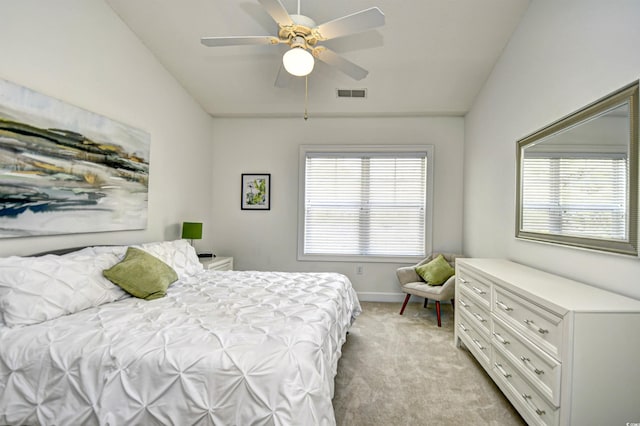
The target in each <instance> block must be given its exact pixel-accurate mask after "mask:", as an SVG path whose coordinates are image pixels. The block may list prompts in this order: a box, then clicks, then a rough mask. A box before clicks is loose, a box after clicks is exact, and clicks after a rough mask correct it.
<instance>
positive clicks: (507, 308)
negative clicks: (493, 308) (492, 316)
mask: <svg viewBox="0 0 640 426" xmlns="http://www.w3.org/2000/svg"><path fill="white" fill-rule="evenodd" d="M496 305H498V306H499V307H500V308H502V310H504V311H507V312H509V311H513V308H510V307H508V306H507V305H505V304H504V303H503V302H501V301H499V300H498V301H496Z"/></svg>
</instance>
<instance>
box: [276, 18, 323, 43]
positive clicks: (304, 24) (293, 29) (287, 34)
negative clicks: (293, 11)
mask: <svg viewBox="0 0 640 426" xmlns="http://www.w3.org/2000/svg"><path fill="white" fill-rule="evenodd" d="M289 16H290V17H291V20H292V21H293V25H280V26H279V27H280V29H279V31H278V36H279V37H280V39H281V40H282V41H284V42H285V43H287V44H289V45H290V46H291V47H305V48H307V47H309V46H315V45H316V43H318V37H317V36H316V35H315V34H314V32H313V28H315V27H316V23H315V21H314V20H313V19H311V18H309V17H308V16H304V15H289ZM299 38H302V39H303V40H304V45H300V44H299V43H300V41H299ZM294 43H295V44H294Z"/></svg>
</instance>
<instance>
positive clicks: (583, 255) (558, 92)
mask: <svg viewBox="0 0 640 426" xmlns="http://www.w3.org/2000/svg"><path fill="white" fill-rule="evenodd" d="M639 23H640V2H638V1H637V0H615V1H605V0H562V1H552V0H534V1H532V2H531V4H530V6H529V9H528V10H527V12H526V14H525V15H524V17H523V20H522V22H521V23H520V25H519V26H518V28H517V30H516V32H515V33H514V35H513V37H512V39H511V40H510V42H509V44H508V46H507V48H506V49H505V51H504V52H503V55H502V56H501V58H500V60H499V61H498V64H497V65H496V67H495V68H494V71H493V73H492V74H491V76H490V77H489V79H488V81H487V83H486V84H485V86H484V88H483V90H482V92H481V93H480V95H479V96H478V98H477V99H476V101H475V103H474V105H473V107H472V109H471V111H470V112H469V113H468V115H467V116H466V119H465V153H464V154H465V158H464V171H465V172H464V191H465V194H464V244H463V247H464V250H465V252H466V254H468V255H471V256H474V257H507V258H510V259H513V260H515V261H518V262H520V263H524V264H528V265H531V266H534V267H537V268H539V269H544V270H547V271H551V272H553V273H556V274H559V275H564V276H568V277H570V278H573V279H577V280H579V281H582V282H586V283H590V284H593V285H595V286H599V287H603V288H606V289H610V290H613V291H616V292H619V293H622V294H626V295H629V296H632V297H636V298H640V280H639V279H638V277H639V276H640V260H639V259H637V258H630V257H624V256H618V255H610V254H602V253H597V252H592V251H586V250H580V249H573V248H565V247H560V246H555V245H549V244H542V243H534V242H526V241H521V240H516V239H515V237H514V235H515V182H516V178H515V153H516V140H518V139H520V138H522V137H523V136H526V135H528V134H530V133H532V132H534V131H536V130H538V129H540V128H542V127H544V126H546V125H547V124H550V123H551V122H553V121H555V120H557V119H559V118H561V117H563V116H565V115H567V114H569V113H571V112H573V111H575V110H577V109H579V108H581V107H582V106H584V105H587V104H588V103H590V102H593V101H595V100H597V99H599V98H601V97H602V96H605V95H607V94H609V93H611V92H613V91H615V90H617V89H619V88H621V87H623V86H625V85H626V84H629V83H631V82H633V81H634V80H637V79H638V77H640V54H638V46H640V24H639Z"/></svg>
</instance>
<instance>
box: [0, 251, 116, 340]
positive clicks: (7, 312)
mask: <svg viewBox="0 0 640 426" xmlns="http://www.w3.org/2000/svg"><path fill="white" fill-rule="evenodd" d="M118 260H119V258H118V256H116V255H115V254H113V253H103V254H101V255H97V256H96V255H87V254H82V253H80V254H79V253H77V252H76V253H74V254H73V255H71V254H69V255H64V256H57V255H53V254H50V255H46V256H41V257H19V256H11V257H7V258H1V259H0V318H2V319H3V322H4V323H5V325H7V326H8V327H15V326H19V325H29V324H37V323H40V322H43V321H47V320H50V319H54V318H57V317H60V316H62V315H68V314H73V313H75V312H79V311H82V310H84V309H87V308H91V307H93V306H98V305H102V304H103V303H109V302H113V301H115V300H118V299H119V298H121V297H124V296H125V295H126V293H125V292H124V291H122V289H120V288H119V287H117V286H115V285H113V284H112V283H111V282H109V280H107V279H106V278H104V276H103V275H102V271H103V270H104V269H105V268H109V267H111V266H113V265H115V264H116V263H117V262H118Z"/></svg>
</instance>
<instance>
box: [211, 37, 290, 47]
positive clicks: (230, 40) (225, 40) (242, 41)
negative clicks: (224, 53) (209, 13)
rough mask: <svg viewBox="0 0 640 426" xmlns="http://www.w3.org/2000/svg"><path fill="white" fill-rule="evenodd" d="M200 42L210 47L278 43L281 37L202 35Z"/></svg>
mask: <svg viewBox="0 0 640 426" xmlns="http://www.w3.org/2000/svg"><path fill="white" fill-rule="evenodd" d="M200 43H202V44H204V45H205V46H209V47H219V46H242V45H250V44H278V43H280V39H278V38H277V37H272V36H239V37H202V38H201V39H200Z"/></svg>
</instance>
